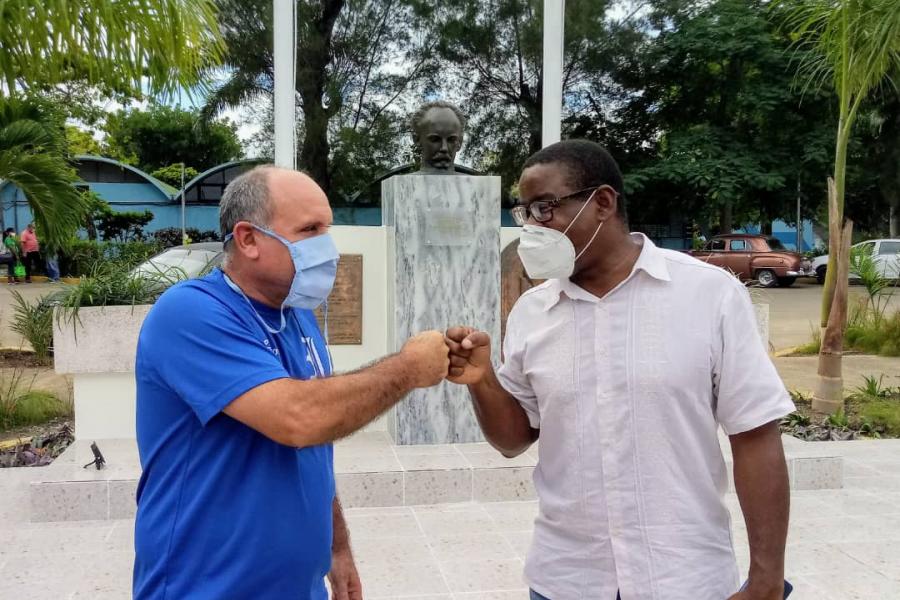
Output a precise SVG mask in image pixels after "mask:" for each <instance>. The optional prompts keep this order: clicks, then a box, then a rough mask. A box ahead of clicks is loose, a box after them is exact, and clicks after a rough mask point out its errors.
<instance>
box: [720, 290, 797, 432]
mask: <svg viewBox="0 0 900 600" xmlns="http://www.w3.org/2000/svg"><path fill="white" fill-rule="evenodd" d="M715 326H716V328H717V330H718V333H719V335H718V338H717V343H716V348H715V349H714V359H713V390H714V393H715V397H716V418H717V420H718V422H719V424H720V425H722V427H723V429H724V430H725V433H727V434H728V435H735V434H738V433H743V432H745V431H750V430H752V429H756V428H757V427H761V426H763V425H765V424H766V423H769V422H771V421H774V420H776V419H780V418H782V417H784V416H785V415H787V414H790V413H792V412H793V411H794V410H795V407H794V403H793V402H792V401H791V398H790V395H789V394H788V392H787V390H786V389H785V387H784V383H783V382H782V381H781V377H780V376H779V375H778V372H777V371H776V370H775V365H773V364H772V360H771V359H770V358H769V355H768V351H767V350H768V349H767V348H765V347H764V345H763V341H762V339H761V338H760V337H759V335H758V334H757V331H758V326H757V321H756V314H755V311H754V308H753V304H752V303H751V301H750V295H749V294H748V293H747V290H746V289H745V288H744V287H743V286H742V285H741V284H739V283H738V282H737V281H735V282H734V283H733V284H732V283H731V282H729V285H728V286H727V287H726V289H725V290H724V293H723V295H722V304H721V307H720V311H719V318H718V322H717V323H716V324H715ZM714 339H716V338H714Z"/></svg>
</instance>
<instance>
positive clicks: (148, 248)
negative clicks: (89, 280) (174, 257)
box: [59, 240, 162, 277]
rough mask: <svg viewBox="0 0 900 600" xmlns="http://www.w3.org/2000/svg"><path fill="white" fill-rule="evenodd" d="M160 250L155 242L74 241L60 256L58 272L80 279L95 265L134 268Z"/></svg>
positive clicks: (159, 245)
mask: <svg viewBox="0 0 900 600" xmlns="http://www.w3.org/2000/svg"><path fill="white" fill-rule="evenodd" d="M161 250H162V246H161V244H159V243H158V242H157V241H155V240H153V241H148V242H97V241H93V240H76V241H74V242H72V244H71V246H70V248H69V251H68V252H66V253H65V254H63V255H62V256H60V261H59V262H60V270H61V272H62V273H64V274H65V275H67V276H69V277H81V276H82V275H87V274H89V273H91V272H92V271H93V270H94V267H95V266H96V265H97V264H100V263H104V262H109V261H119V262H122V263H125V264H127V265H128V266H129V267H136V266H137V265H139V264H140V263H142V262H144V261H145V260H147V259H148V258H150V257H151V256H153V255H155V254H158V253H159V252H160V251H161Z"/></svg>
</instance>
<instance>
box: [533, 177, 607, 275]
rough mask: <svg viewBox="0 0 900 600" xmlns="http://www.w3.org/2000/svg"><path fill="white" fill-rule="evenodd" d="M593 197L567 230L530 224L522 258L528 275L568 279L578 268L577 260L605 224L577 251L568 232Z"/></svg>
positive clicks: (587, 202) (601, 223)
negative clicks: (576, 267)
mask: <svg viewBox="0 0 900 600" xmlns="http://www.w3.org/2000/svg"><path fill="white" fill-rule="evenodd" d="M593 197H594V195H593V194H591V198H593ZM591 198H588V200H587V201H586V202H585V203H584V206H582V207H581V210H579V211H578V214H577V215H575V218H574V219H572V222H571V223H569V226H568V227H566V230H565V231H558V230H556V229H552V228H550V227H542V226H540V225H528V224H526V225H525V226H523V228H522V235H521V236H520V237H519V258H520V259H521V260H522V265H523V266H524V267H525V271H527V272H528V276H529V277H531V278H532V279H568V278H569V277H571V276H572V273H573V272H574V271H575V262H576V261H577V260H578V259H579V258H581V256H582V255H583V254H584V253H585V252H586V251H587V249H588V248H590V247H591V244H592V243H593V242H594V239H596V237H597V234H598V233H600V228H601V227H603V222H602V221H601V222H600V224H599V225H597V229H596V230H595V231H594V235H593V236H591V239H590V241H588V243H587V245H586V246H585V247H584V248H583V249H582V250H581V252H579V253H578V254H577V255H576V254H575V246H574V245H573V244H572V240H570V239H569V236H567V235H566V234H567V233H568V232H569V230H570V229H571V228H572V225H574V224H575V221H577V220H578V217H580V216H581V213H583V212H584V209H585V208H587V206H588V204H590V203H591Z"/></svg>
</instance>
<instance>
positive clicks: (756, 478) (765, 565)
mask: <svg viewBox="0 0 900 600" xmlns="http://www.w3.org/2000/svg"><path fill="white" fill-rule="evenodd" d="M731 447H732V454H733V456H734V484H735V489H736V491H737V495H738V500H740V503H741V510H742V511H743V513H744V521H745V523H746V525H747V535H748V538H749V540H750V577H749V579H750V585H751V587H753V588H756V589H758V590H760V591H761V592H763V593H764V594H766V593H771V594H772V596H771V597H776V596H775V593H776V592H780V590H781V589H782V586H783V581H784V551H785V543H786V541H787V531H788V520H789V515H790V484H789V481H788V472H787V465H786V463H785V459H784V448H783V447H782V444H781V433H780V430H779V427H778V423H777V422H773V423H769V424H767V425H764V426H762V427H759V428H757V429H754V430H752V431H748V432H746V433H742V434H738V435H734V436H731ZM777 597H780V595H779V596H777Z"/></svg>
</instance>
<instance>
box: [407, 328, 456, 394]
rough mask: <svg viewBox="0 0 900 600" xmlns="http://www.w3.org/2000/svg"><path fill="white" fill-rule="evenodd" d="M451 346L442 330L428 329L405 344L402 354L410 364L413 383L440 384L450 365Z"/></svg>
mask: <svg viewBox="0 0 900 600" xmlns="http://www.w3.org/2000/svg"><path fill="white" fill-rule="evenodd" d="M449 350H450V349H449V348H448V347H447V343H446V342H445V341H444V336H443V335H442V334H441V332H440V331H426V332H425V333H420V334H419V335H417V336H415V337H412V338H410V339H409V341H407V342H406V344H404V346H403V349H402V350H401V351H400V355H401V356H403V357H404V358H405V359H406V361H407V364H408V365H409V373H410V378H411V383H412V385H413V387H416V388H427V387H431V386H433V385H437V384H439V383H440V382H441V381H443V380H444V378H445V377H446V376H447V370H448V368H449V366H450V357H449Z"/></svg>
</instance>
